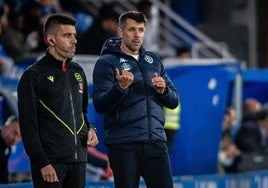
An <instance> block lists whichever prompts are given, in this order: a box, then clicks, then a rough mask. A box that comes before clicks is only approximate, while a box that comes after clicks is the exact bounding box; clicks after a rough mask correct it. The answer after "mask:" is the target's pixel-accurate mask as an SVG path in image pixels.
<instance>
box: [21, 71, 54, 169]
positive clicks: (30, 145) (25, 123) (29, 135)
mask: <svg viewBox="0 0 268 188" xmlns="http://www.w3.org/2000/svg"><path fill="white" fill-rule="evenodd" d="M35 80H36V78H33V76H32V74H31V71H29V70H28V71H26V72H25V73H24V74H23V75H22V77H21V79H20V82H19V84H18V88H17V93H18V110H19V122H20V130H21V136H22V141H23V144H24V148H25V151H26V153H27V154H28V156H29V158H30V160H31V162H33V163H35V164H36V165H37V166H38V167H39V168H42V167H44V166H46V165H48V164H49V160H48V158H47V156H46V153H45V151H44V149H43V147H42V144H41V140H40V138H39V128H38V120H37V110H38V98H37V94H36V91H35V88H34V81H35Z"/></svg>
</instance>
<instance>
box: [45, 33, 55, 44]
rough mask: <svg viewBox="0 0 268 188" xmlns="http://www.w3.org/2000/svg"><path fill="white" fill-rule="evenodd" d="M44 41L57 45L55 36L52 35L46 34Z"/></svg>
mask: <svg viewBox="0 0 268 188" xmlns="http://www.w3.org/2000/svg"><path fill="white" fill-rule="evenodd" d="M44 41H45V43H46V44H47V45H48V46H55V42H54V38H53V36H52V35H47V36H45V37H44Z"/></svg>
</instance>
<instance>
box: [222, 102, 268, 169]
mask: <svg viewBox="0 0 268 188" xmlns="http://www.w3.org/2000/svg"><path fill="white" fill-rule="evenodd" d="M237 118H238V117H237V113H236V110H235V109H234V108H233V107H232V106H228V107H227V108H226V111H225V115H224V119H223V124H222V138H221V143H220V152H219V172H220V173H236V172H247V171H256V170H264V169H267V168H268V165H267V160H268V155H267V154H268V108H267V104H261V102H260V101H258V100H257V99H255V98H246V99H245V100H244V101H243V104H242V117H241V120H239V121H237Z"/></svg>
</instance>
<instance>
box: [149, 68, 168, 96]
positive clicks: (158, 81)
mask: <svg viewBox="0 0 268 188" xmlns="http://www.w3.org/2000/svg"><path fill="white" fill-rule="evenodd" d="M152 83H153V86H154V88H155V90H156V92H157V93H158V94H163V93H164V92H165V89H166V82H165V80H164V78H162V77H161V76H158V74H157V73H154V77H153V78H152Z"/></svg>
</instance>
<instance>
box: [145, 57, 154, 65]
mask: <svg viewBox="0 0 268 188" xmlns="http://www.w3.org/2000/svg"><path fill="white" fill-rule="evenodd" d="M144 59H145V61H147V63H149V64H152V63H153V62H154V60H153V58H152V57H151V56H148V55H145V57H144Z"/></svg>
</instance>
